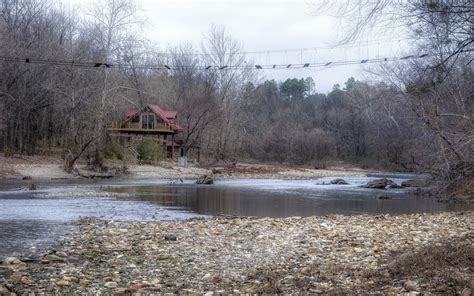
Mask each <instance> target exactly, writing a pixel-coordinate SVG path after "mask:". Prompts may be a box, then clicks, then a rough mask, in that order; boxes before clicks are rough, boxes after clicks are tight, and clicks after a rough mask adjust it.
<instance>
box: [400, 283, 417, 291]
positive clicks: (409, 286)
mask: <svg viewBox="0 0 474 296" xmlns="http://www.w3.org/2000/svg"><path fill="white" fill-rule="evenodd" d="M403 287H404V288H405V289H407V290H408V291H416V290H418V289H419V285H418V283H417V282H415V281H405V282H404V283H403Z"/></svg>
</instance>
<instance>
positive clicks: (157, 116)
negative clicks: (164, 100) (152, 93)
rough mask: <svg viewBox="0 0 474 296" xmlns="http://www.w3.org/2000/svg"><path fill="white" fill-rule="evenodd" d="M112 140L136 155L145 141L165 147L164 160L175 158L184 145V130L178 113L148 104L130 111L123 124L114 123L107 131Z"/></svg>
mask: <svg viewBox="0 0 474 296" xmlns="http://www.w3.org/2000/svg"><path fill="white" fill-rule="evenodd" d="M107 130H108V133H109V135H110V136H111V138H112V139H116V140H117V141H118V142H119V143H120V144H121V145H122V146H124V147H126V148H127V149H129V150H130V151H132V152H133V153H134V154H135V155H136V154H137V153H136V146H137V145H138V143H140V142H141V141H143V140H153V141H157V142H159V143H161V144H162V145H163V151H164V153H165V155H164V158H174V157H175V156H178V154H179V153H178V152H179V150H180V148H181V145H182V132H183V128H182V127H181V126H180V125H179V123H178V112H176V111H166V110H163V109H162V108H160V107H159V106H158V105H152V104H148V105H146V106H145V107H144V108H142V109H141V110H137V109H130V110H128V111H127V112H126V114H125V117H124V119H123V120H122V121H121V122H113V123H112V126H111V127H110V128H108V129H107Z"/></svg>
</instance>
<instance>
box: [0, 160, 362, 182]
mask: <svg viewBox="0 0 474 296" xmlns="http://www.w3.org/2000/svg"><path fill="white" fill-rule="evenodd" d="M108 165H110V166H117V167H120V166H121V165H123V164H122V163H121V162H119V161H115V162H110V163H108ZM62 166H63V162H62V160H61V159H59V158H56V157H40V156H18V157H3V156H0V179H20V178H23V177H31V178H32V179H73V178H78V176H76V175H73V174H68V173H66V172H65V171H64V170H63V169H62ZM79 166H81V164H79ZM128 168H129V172H130V174H129V175H128V176H127V177H128V178H143V179H148V178H150V179H197V178H198V177H199V176H202V175H213V177H214V178H215V179H229V178H251V179H314V178H320V177H327V176H339V177H343V176H362V175H365V174H366V173H367V172H366V171H364V170H361V169H358V168H354V167H349V166H348V167H342V166H341V167H331V168H329V169H310V168H298V167H296V168H295V167H289V166H285V165H264V164H246V163H238V164H237V165H235V166H230V167H222V166H213V167H206V168H203V167H199V166H196V165H192V164H191V165H190V166H189V167H187V168H183V167H179V166H178V165H177V164H176V163H174V162H162V163H160V164H159V165H156V166H152V165H134V164H129V165H128Z"/></svg>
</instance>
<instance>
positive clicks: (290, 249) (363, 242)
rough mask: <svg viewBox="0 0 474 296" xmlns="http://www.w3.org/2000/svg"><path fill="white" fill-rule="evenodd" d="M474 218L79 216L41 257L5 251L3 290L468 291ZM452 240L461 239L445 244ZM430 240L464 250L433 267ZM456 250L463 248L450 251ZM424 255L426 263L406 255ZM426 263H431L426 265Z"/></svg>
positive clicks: (468, 214) (438, 215) (458, 215)
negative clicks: (7, 254) (117, 218)
mask: <svg viewBox="0 0 474 296" xmlns="http://www.w3.org/2000/svg"><path fill="white" fill-rule="evenodd" d="M473 222H474V212H464V213H436V214H412V215H400V216H391V215H379V216H373V215H354V216H342V215H333V216H321V217H307V218H299V217H292V218H263V219H262V218H259V219H257V218H237V217H216V218H213V219H191V220H186V221H153V222H112V221H103V220H96V219H83V220H81V221H79V222H78V223H77V227H76V230H75V232H74V233H73V234H72V235H71V237H70V238H69V239H68V240H67V241H65V242H63V243H64V247H63V249H61V250H57V251H55V250H51V251H50V252H49V254H45V255H44V256H43V257H40V258H38V259H31V258H30V259H25V258H19V259H20V260H18V259H16V258H4V259H3V263H2V264H3V265H2V266H0V294H1V292H2V290H3V291H12V292H15V293H18V294H25V293H29V292H36V293H41V292H44V293H46V294H50V293H60V294H69V293H73V292H80V293H87V294H97V293H105V294H131V293H135V292H141V293H147V294H154V293H157V294H160V293H163V292H172V293H174V292H181V293H186V292H189V293H192V294H194V293H209V294H211V293H236V294H240V293H285V294H287V293H290V294H296V293H299V292H308V293H334V294H338V293H380V292H382V293H388V294H390V293H405V292H410V293H412V294H416V293H425V294H429V293H438V294H462V295H470V294H471V291H472V289H473V285H474V278H473V271H474V270H473V268H474V265H473V260H474V259H473V258H474V257H473V255H474V252H473V247H472V245H473V240H474V223H473ZM449 242H451V243H453V244H454V243H456V244H457V245H456V246H458V247H456V246H454V247H453V246H450V247H449V249H447V251H442V250H444V249H443V248H444V246H445V244H446V243H449ZM427 248H428V249H427ZM430 248H438V249H439V250H441V251H440V252H441V253H440V254H444V253H443V252H445V253H446V254H445V255H446V256H448V255H449V256H451V257H452V256H457V257H459V258H460V259H459V260H453V259H450V260H444V261H442V260H441V259H442V258H440V260H439V262H441V263H439V266H438V269H436V268H434V266H430V264H431V263H430V262H423V257H424V256H421V257H420V256H418V255H417V254H418V253H417V252H425V256H426V258H428V257H429V256H428V255H430V252H435V251H429V250H431V249H430ZM456 248H457V249H456ZM451 249H453V250H451ZM455 249H456V250H458V252H457V253H452V254H451V252H455ZM426 250H428V251H426ZM439 250H438V251H439ZM438 251H436V252H438ZM426 252H428V253H426ZM426 254H428V255H426ZM436 254H438V253H436ZM453 254H454V255H453ZM407 256H408V257H407ZM409 256H412V257H409ZM437 256H438V255H437ZM440 256H444V255H440ZM418 257H420V258H419V261H420V262H415V261H416V260H412V259H410V260H406V259H407V258H418ZM438 257H439V256H438ZM15 259H16V261H15ZM461 259H462V260H461ZM0 261H2V259H0ZM412 261H413V262H412ZM445 261H446V262H445ZM404 262H405V263H404ZM406 262H408V263H406ZM402 263H403V264H405V265H403V264H402ZM425 263H426V267H424V266H425V265H423V264H425ZM410 264H418V265H416V268H417V269H416V270H417V272H414V273H410V272H409V271H410V270H415V265H413V266H410ZM402 265H403V266H402ZM406 265H408V266H406ZM404 268H406V269H404ZM2 270H4V271H3V277H4V283H3V285H2ZM5 270H8V271H5ZM428 270H430V271H433V272H430V273H425V271H428ZM446 272H448V273H449V274H450V275H452V276H448V274H445V273H446Z"/></svg>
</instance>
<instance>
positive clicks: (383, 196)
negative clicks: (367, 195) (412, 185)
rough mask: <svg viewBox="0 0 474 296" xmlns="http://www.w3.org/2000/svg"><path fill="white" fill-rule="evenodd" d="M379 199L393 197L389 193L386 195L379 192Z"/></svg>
mask: <svg viewBox="0 0 474 296" xmlns="http://www.w3.org/2000/svg"><path fill="white" fill-rule="evenodd" d="M376 197H377V199H392V197H390V196H388V195H385V194H382V193H379V194H377V196H376Z"/></svg>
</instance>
